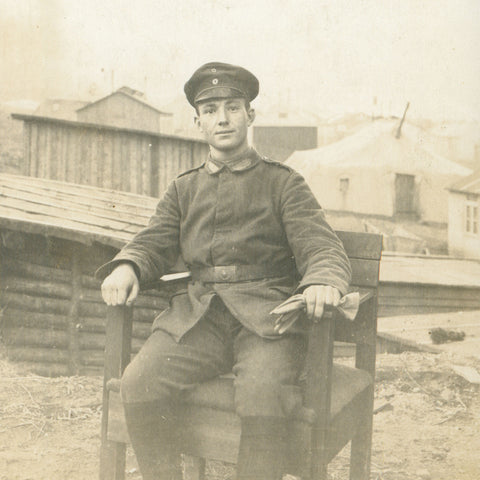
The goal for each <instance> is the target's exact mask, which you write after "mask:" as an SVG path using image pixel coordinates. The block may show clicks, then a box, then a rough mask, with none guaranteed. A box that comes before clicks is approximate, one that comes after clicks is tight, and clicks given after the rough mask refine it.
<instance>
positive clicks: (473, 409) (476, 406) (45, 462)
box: [0, 351, 480, 480]
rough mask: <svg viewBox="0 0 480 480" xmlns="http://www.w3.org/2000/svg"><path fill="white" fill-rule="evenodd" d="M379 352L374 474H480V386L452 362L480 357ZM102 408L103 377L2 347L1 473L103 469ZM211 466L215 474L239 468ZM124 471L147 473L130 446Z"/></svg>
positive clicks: (412, 479) (9, 477)
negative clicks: (29, 365)
mask: <svg viewBox="0 0 480 480" xmlns="http://www.w3.org/2000/svg"><path fill="white" fill-rule="evenodd" d="M377 359H378V363H377V365H378V367H377V386H376V398H375V402H376V403H375V406H376V408H378V409H380V411H379V412H378V413H376V415H375V420H374V436H373V439H374V440H373V452H372V476H371V478H372V479H374V480H417V479H423V480H425V479H434V480H447V479H448V480H477V479H478V478H480V454H479V452H480V435H479V433H478V432H479V431H480V399H479V390H480V386H479V385H475V384H470V383H469V382H468V381H466V380H465V379H463V378H462V377H460V376H459V375H457V374H456V373H455V372H454V371H453V370H452V365H469V366H472V367H474V368H476V369H477V370H478V371H480V360H478V359H472V358H468V359H467V358H465V357H462V356H458V355H454V354H449V353H442V354H432V353H413V352H407V353H402V354H399V355H389V354H382V355H379V356H378V357H377ZM345 361H347V360H345ZM381 407H383V408H381ZM100 415H101V379H100V378H98V377H61V378H44V377H39V376H37V375H33V374H31V373H29V372H26V371H24V370H22V368H21V366H18V365H15V364H12V363H10V362H9V361H7V360H6V359H5V356H4V355H3V354H2V353H1V351H0V480H40V479H42V480H43V479H45V480H65V479H68V480H84V479H87V480H88V479H96V478H98V458H99V455H98V452H99V446H100V440H99V431H100ZM348 456H349V452H348V450H347V449H345V451H343V452H341V453H340V455H339V456H338V457H337V459H336V460H335V461H334V462H333V464H332V466H331V468H330V470H329V474H330V477H331V480H345V479H347V478H348ZM208 466H209V468H208V471H209V475H208V477H207V478H208V480H226V479H227V478H229V476H230V475H231V473H232V471H233V470H232V467H231V466H228V465H226V466H224V465H222V464H219V463H214V462H212V463H209V465H208ZM127 470H128V472H129V473H128V475H127V478H128V479H129V480H137V479H139V478H140V475H139V473H138V470H137V468H136V464H135V459H134V456H133V455H132V453H131V452H130V453H129V455H128V460H127Z"/></svg>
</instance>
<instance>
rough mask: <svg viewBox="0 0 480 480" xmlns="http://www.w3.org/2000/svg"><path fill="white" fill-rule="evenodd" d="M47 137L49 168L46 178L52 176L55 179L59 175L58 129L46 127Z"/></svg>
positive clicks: (57, 178)
mask: <svg viewBox="0 0 480 480" xmlns="http://www.w3.org/2000/svg"><path fill="white" fill-rule="evenodd" d="M48 139H49V146H50V152H49V157H50V169H49V172H48V173H49V174H48V178H54V179H55V180H59V179H60V177H59V175H58V167H59V159H58V157H59V154H58V148H59V142H58V129H57V128H52V127H50V128H49V129H48Z"/></svg>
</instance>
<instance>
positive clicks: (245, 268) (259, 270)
mask: <svg viewBox="0 0 480 480" xmlns="http://www.w3.org/2000/svg"><path fill="white" fill-rule="evenodd" d="M190 271H191V272H192V278H193V280H200V281H202V282H211V283H235V282H242V281H246V280H259V279H261V278H271V277H283V276H292V277H293V276H294V275H295V272H296V271H295V266H294V264H293V262H288V263H287V264H286V265H282V266H277V267H271V266H268V265H217V266H215V267H193V266H192V267H190Z"/></svg>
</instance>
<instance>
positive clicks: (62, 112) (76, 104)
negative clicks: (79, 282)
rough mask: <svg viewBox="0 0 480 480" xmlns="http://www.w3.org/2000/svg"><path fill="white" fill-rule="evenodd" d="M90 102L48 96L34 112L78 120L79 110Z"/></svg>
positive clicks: (44, 115)
mask: <svg viewBox="0 0 480 480" xmlns="http://www.w3.org/2000/svg"><path fill="white" fill-rule="evenodd" d="M88 104H89V102H83V101H81V100H64V99H59V98H48V99H46V100H44V101H43V102H42V103H40V105H39V106H38V107H37V109H36V110H35V111H34V112H33V114H34V115H38V116H41V117H51V118H60V119H62V120H76V119H77V110H78V109H79V108H82V107H85V106H86V105H88Z"/></svg>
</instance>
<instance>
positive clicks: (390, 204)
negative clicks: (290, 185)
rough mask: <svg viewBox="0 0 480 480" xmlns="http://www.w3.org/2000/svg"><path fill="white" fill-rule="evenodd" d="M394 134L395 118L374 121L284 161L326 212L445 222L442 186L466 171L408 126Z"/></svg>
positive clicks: (445, 209)
mask: <svg viewBox="0 0 480 480" xmlns="http://www.w3.org/2000/svg"><path fill="white" fill-rule="evenodd" d="M398 133H399V132H398V120H397V119H389V120H385V119H382V120H376V121H375V122H372V123H371V124H370V125H368V126H367V127H364V128H363V129H361V130H360V131H358V132H356V133H354V134H353V135H350V136H348V137H346V138H344V139H342V140H340V141H338V142H335V143H332V144H330V145H328V146H325V147H321V148H318V149H315V150H307V151H298V152H295V153H294V154H292V155H291V157H290V158H289V159H288V160H287V162H286V163H287V164H289V165H291V166H292V167H294V168H295V169H296V170H298V171H300V173H302V175H304V177H305V178H306V179H307V180H308V182H309V185H310V186H311V188H312V190H313V192H314V194H315V195H316V196H317V198H318V200H319V202H320V204H321V205H322V206H323V207H324V208H325V209H327V210H334V211H346V212H354V213H358V214H367V215H380V216H384V217H389V218H394V219H411V220H418V221H422V222H439V223H446V222H447V219H448V213H447V212H448V208H447V199H448V192H447V191H446V187H447V186H448V185H450V184H451V183H452V182H453V181H455V180H457V179H459V178H461V177H463V176H466V175H468V174H469V173H471V170H470V169H469V168H466V167H464V166H461V165H459V164H456V163H454V162H452V161H449V160H447V159H446V158H443V157H441V156H440V155H438V154H436V153H433V152H432V151H430V150H428V149H427V148H425V147H424V145H423V143H422V142H421V141H419V140H418V135H419V132H418V129H416V128H415V127H413V126H412V125H409V124H404V125H403V128H402V130H401V132H400V136H399V137H398V135H397V134H398ZM397 137H398V138H397Z"/></svg>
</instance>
